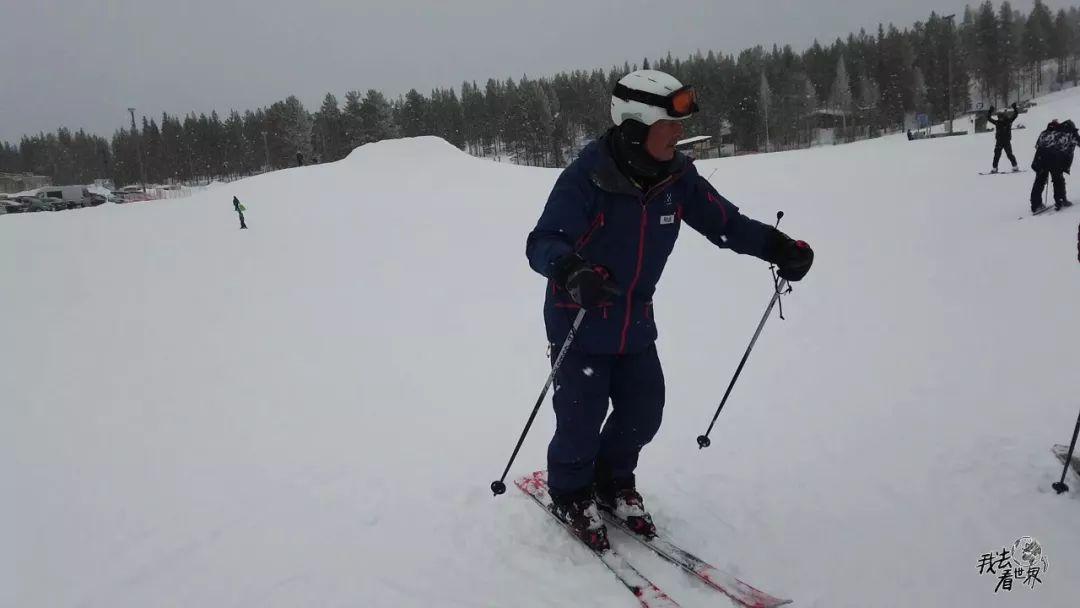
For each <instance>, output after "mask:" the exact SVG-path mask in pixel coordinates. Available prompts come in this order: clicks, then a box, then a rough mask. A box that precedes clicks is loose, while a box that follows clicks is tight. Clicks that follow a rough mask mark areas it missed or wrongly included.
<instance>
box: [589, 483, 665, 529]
mask: <svg viewBox="0 0 1080 608" xmlns="http://www.w3.org/2000/svg"><path fill="white" fill-rule="evenodd" d="M596 504H597V505H598V506H599V507H600V508H601V509H603V510H604V511H607V512H608V513H611V515H612V516H614V517H617V518H618V519H621V520H622V521H624V522H626V525H627V526H628V527H629V528H630V530H632V531H633V532H634V533H635V534H639V535H641V536H644V537H645V538H652V537H654V536H656V525H655V524H653V520H652V516H651V515H649V512H648V511H646V510H645V501H644V500H642V498H641V494H638V493H637V490H635V489H634V479H633V477H631V478H630V479H628V480H612V481H611V482H608V483H602V484H597V487H596Z"/></svg>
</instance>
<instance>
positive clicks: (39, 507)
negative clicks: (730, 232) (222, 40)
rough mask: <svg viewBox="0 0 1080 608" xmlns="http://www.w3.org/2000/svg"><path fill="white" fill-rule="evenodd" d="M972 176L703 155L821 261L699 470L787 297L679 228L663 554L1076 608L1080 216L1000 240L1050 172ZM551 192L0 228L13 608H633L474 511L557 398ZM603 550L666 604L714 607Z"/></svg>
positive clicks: (37, 218)
mask: <svg viewBox="0 0 1080 608" xmlns="http://www.w3.org/2000/svg"><path fill="white" fill-rule="evenodd" d="M1039 101H1040V105H1038V106H1036V107H1034V108H1033V109H1032V110H1031V112H1030V113H1028V114H1025V115H1023V116H1022V119H1023V121H1024V122H1025V123H1026V124H1027V125H1028V126H1029V128H1028V129H1025V130H1023V131H1018V132H1016V133H1015V135H1014V149H1015V151H1016V153H1017V156H1018V158H1019V160H1020V162H1021V163H1022V164H1023V165H1027V164H1028V163H1030V161H1031V154H1032V152H1033V144H1034V141H1035V138H1036V137H1037V136H1038V134H1039V132H1040V131H1041V127H1042V125H1044V124H1045V123H1046V122H1048V121H1049V120H1050V119H1051V118H1055V117H1057V118H1064V117H1070V116H1071V117H1075V116H1077V115H1078V114H1080V90H1069V91H1064V92H1061V93H1057V94H1054V95H1051V96H1049V97H1047V98H1044V99H1041V100H1039ZM992 148H993V135H992V134H980V135H974V136H966V137H956V138H946V139H938V140H926V141H917V142H908V141H906V139H905V138H904V137H903V136H894V137H887V138H883V139H879V140H874V141H868V142H861V143H856V144H850V145H844V146H836V147H829V148H821V149H814V150H805V151H796V152H789V153H781V154H769V155H757V156H747V157H739V158H732V159H722V160H709V161H702V162H700V163H699V166H700V169H701V173H702V174H703V175H709V174H711V173H713V170H714V169H715V174H714V175H713V176H712V178H711V181H712V182H713V183H714V184H715V185H716V187H717V188H718V189H719V191H720V192H721V193H723V194H725V195H726V196H728V197H729V198H731V199H732V200H733V201H734V202H735V203H736V204H737V205H739V206H740V207H741V209H742V211H743V212H744V213H746V214H747V215H750V216H751V217H754V218H757V219H760V220H762V221H768V222H771V218H774V217H775V212H776V211H777V210H783V211H785V214H786V215H785V218H784V220H783V222H782V224H781V228H782V229H784V230H786V231H787V232H788V233H790V234H791V235H793V236H795V237H797V238H803V239H806V240H807V241H809V242H810V243H811V245H812V246H813V247H814V249H815V253H816V262H815V267H814V269H813V270H812V271H811V273H810V275H809V276H808V278H807V279H806V280H805V281H803V282H802V283H800V284H797V285H796V286H795V292H794V293H793V294H791V295H790V296H788V297H785V298H784V300H783V302H784V313H785V316H786V317H787V320H786V321H780V320H779V319H778V318H777V317H776V315H775V313H774V316H773V318H772V319H770V321H769V322H768V324H767V325H766V327H765V330H764V332H763V334H762V336H761V338H760V340H759V341H758V343H757V346H756V347H755V350H754V352H753V354H752V355H751V357H750V360H749V362H748V365H747V367H746V369H745V371H744V373H743V374H742V377H741V378H740V380H739V383H738V385H737V386H736V387H735V390H734V392H733V394H732V396H731V398H730V400H729V402H728V404H727V406H726V407H725V410H724V411H723V413H722V414H721V416H720V419H719V420H718V422H717V426H716V428H715V429H714V431H713V433H712V436H711V437H712V440H713V444H712V447H710V448H708V449H706V450H699V449H698V448H697V445H696V443H695V442H694V437H696V436H697V435H698V434H700V433H701V432H702V431H703V430H704V429H705V427H706V426H707V424H708V420H709V418H710V417H711V415H712V413H713V411H714V410H715V408H716V405H717V403H718V400H719V398H720V396H721V395H722V394H723V390H724V388H725V387H726V385H727V382H728V380H729V379H730V374H731V373H732V372H733V371H734V369H735V366H736V365H737V363H738V360H739V358H740V357H741V356H742V353H743V350H744V349H745V347H746V343H747V342H748V341H749V339H750V337H751V335H752V333H753V329H754V323H756V321H757V319H759V318H760V315H761V313H762V311H763V310H764V307H765V305H766V304H767V301H768V298H769V296H770V289H771V283H770V278H769V273H768V272H767V270H766V265H765V264H763V263H761V262H759V261H757V260H754V259H751V258H747V257H742V256H736V255H733V254H731V253H728V252H723V253H717V252H716V250H715V247H713V246H712V245H711V244H709V243H708V242H706V241H705V240H704V239H702V238H700V237H699V236H698V235H697V234H696V233H693V231H692V230H684V231H683V232H684V234H683V236H682V238H681V239H680V242H679V244H678V245H677V246H676V249H675V253H674V254H673V256H672V259H671V261H670V263H669V264H668V266H667V270H666V272H665V276H664V278H663V281H662V282H661V285H660V287H659V290H658V293H657V296H656V298H655V302H656V311H655V313H654V314H655V315H656V316H657V318H658V324H659V328H660V339H659V342H658V348H659V352H660V355H661V359H662V361H663V364H664V369H665V373H666V376H667V387H668V395H667V405H666V410H665V414H664V418H665V420H664V426H663V427H662V428H661V431H660V433H659V435H658V436H657V438H656V440H655V441H654V442H653V443H652V444H651V445H650V446H648V447H647V448H646V449H645V452H644V453H643V455H642V459H641V466H640V469H639V471H638V473H639V483H640V489H641V491H642V493H643V494H644V496H645V499H646V501H647V503H648V505H649V506H650V508H651V510H652V511H653V513H654V516H655V519H656V522H657V524H658V525H659V526H660V528H661V529H663V530H664V531H666V532H667V533H668V534H669V535H670V536H671V538H672V540H673V541H674V542H677V543H679V544H681V545H683V546H685V547H686V548H687V549H689V550H691V551H693V552H694V553H696V554H698V555H700V556H701V557H703V558H705V559H707V560H709V561H710V562H712V563H714V564H715V565H717V566H719V567H722V568H724V569H727V570H730V571H731V572H733V573H735V574H737V575H738V576H740V577H742V578H744V579H745V580H746V581H747V582H749V583H751V584H753V585H755V586H759V587H760V588H761V589H763V590H765V591H768V592H769V593H772V594H775V595H779V596H783V597H790V598H793V599H794V600H795V604H794V606H800V607H804V606H805V607H814V608H817V607H821V608H825V607H828V608H844V607H851V608H856V607H858V608H863V607H873V608H890V607H898V608H899V607H904V608H907V607H911V606H950V607H957V606H964V607H966V606H971V607H976V606H986V605H991V604H994V605H1002V606H1039V607H1044V606H1050V607H1057V606H1061V607H1064V606H1072V605H1075V602H1076V598H1077V597H1080V577H1076V576H1074V573H1075V570H1076V567H1077V564H1080V479H1076V478H1075V477H1072V478H1071V480H1072V481H1071V485H1072V486H1073V488H1074V490H1075V492H1074V493H1072V494H1070V495H1067V496H1057V495H1055V494H1054V493H1053V492H1052V491H1051V490H1050V484H1051V483H1052V482H1053V481H1056V480H1057V477H1058V475H1059V474H1060V471H1061V467H1060V465H1059V463H1058V461H1057V460H1056V459H1055V458H1054V457H1053V455H1052V454H1051V451H1050V449H1051V446H1052V445H1053V444H1055V443H1065V442H1067V441H1068V437H1069V433H1070V432H1071V430H1072V425H1073V423H1074V421H1075V419H1076V410H1077V408H1078V407H1080V402H1078V401H1077V398H1076V386H1075V384H1076V380H1075V378H1076V376H1075V373H1074V371H1073V369H1072V368H1073V366H1074V358H1075V345H1076V336H1075V330H1076V328H1077V323H1076V310H1077V305H1076V303H1077V302H1078V301H1080V274H1078V268H1077V263H1076V230H1077V226H1076V223H1077V221H1080V212H1078V210H1077V209H1068V210H1065V211H1063V212H1060V213H1055V214H1050V215H1047V216H1044V217H1038V218H1030V219H1028V218H1026V219H1025V220H1024V221H1022V222H1017V221H1016V218H1017V217H1018V216H1019V215H1022V214H1024V213H1026V212H1027V194H1028V192H1029V190H1030V186H1031V178H1032V177H1033V174H1029V175H1028V176H1027V177H1024V176H1015V177H1014V178H1012V179H988V178H985V177H981V176H978V175H977V172H978V171H985V170H986V169H987V168H988V165H989V160H990V156H991V152H992ZM557 176H558V171H555V170H545V169H534V168H526V167H517V166H511V165H506V164H501V163H492V162H488V161H484V160H480V159H474V158H470V157H468V156H466V155H464V154H463V153H461V152H460V151H457V150H455V149H453V148H452V147H451V146H449V145H448V144H446V143H445V142H442V141H441V140H437V139H433V138H419V139H415V140H398V141H388V142H381V143H378V144H372V145H368V146H364V147H362V148H359V149H357V150H356V151H354V152H353V153H352V155H351V156H350V157H348V158H347V159H345V160H342V161H340V162H337V163H332V164H326V165H319V166H314V167H304V168H298V169H288V170H284V171H278V172H275V173H271V174H267V175H263V176H258V177H254V178H250V179H247V180H243V181H241V182H237V183H234V184H224V185H219V186H217V187H216V188H214V189H212V190H208V191H205V192H202V193H199V194H197V195H195V196H193V197H191V198H189V199H180V200H168V201H161V202H155V203H147V204H139V205H125V206H102V207H98V208H93V209H85V210H78V211H69V212H64V213H54V214H32V215H29V214H28V215H17V216H6V217H3V218H0V282H2V284H3V285H4V286H5V295H4V312H5V314H4V316H3V319H2V320H0V344H3V345H4V348H3V349H0V386H3V387H4V407H3V408H0V479H4V480H6V483H5V486H4V488H5V494H4V500H2V501H0V505H2V506H0V526H2V528H0V538H3V539H5V541H4V545H5V547H6V551H5V553H4V560H3V561H4V562H5V564H10V567H0V606H3V607H8V606H10V607H12V608H14V607H20V608H21V607H25V606H34V607H37V606H50V607H51V606H80V607H86V608H96V607H110V608H113V607H125V606H131V607H140V608H141V607H154V606H237V607H247V606H251V607H254V606H260V607H262V606H313V605H318V606H393V607H407V606H417V607H420V606H452V607H458V606H460V607H466V606H470V607H471V606H483V607H491V606H499V607H501V606H514V607H522V608H540V607H552V606H581V607H601V606H603V607H611V606H614V607H618V606H626V607H629V606H633V605H634V600H633V598H632V597H629V596H628V594H627V593H626V590H625V589H623V588H621V587H620V586H619V585H618V584H617V583H616V582H614V581H613V580H611V576H610V574H609V573H608V572H607V571H606V569H605V568H604V566H603V565H601V564H600V563H599V562H598V561H597V560H596V558H595V557H594V556H592V555H591V554H589V553H588V552H587V551H586V550H584V549H583V548H582V547H581V546H580V545H579V544H578V543H577V542H576V541H575V540H573V539H571V538H569V537H567V536H566V535H565V533H564V532H563V531H562V530H561V529H559V527H558V526H556V525H555V524H554V523H553V522H551V521H548V520H549V519H550V518H545V517H543V516H542V514H541V513H538V512H537V510H536V508H535V506H533V505H530V504H528V502H527V501H528V499H527V498H525V497H523V496H521V495H519V494H517V493H515V492H513V491H511V492H509V493H508V494H507V495H506V496H504V497H501V498H498V499H492V497H491V495H490V492H489V490H488V484H489V483H490V481H491V479H493V478H494V477H495V476H496V475H497V474H498V473H499V472H500V471H501V469H502V466H503V464H504V463H505V458H506V457H508V456H509V453H510V450H511V448H512V447H513V442H514V440H515V439H516V437H517V435H518V433H519V432H520V429H521V425H522V424H523V423H524V422H525V419H526V417H527V415H528V409H529V408H530V407H531V406H532V403H533V401H534V400H535V399H536V395H537V393H538V391H539V389H540V387H541V385H542V383H543V380H544V377H545V376H546V375H547V373H548V371H549V368H548V365H549V364H548V361H547V359H546V357H545V349H546V344H545V337H544V331H543V326H542V317H541V304H542V297H543V290H544V281H543V280H542V279H541V278H540V277H538V276H536V275H535V274H534V273H532V271H531V270H530V269H529V268H528V265H527V263H526V260H525V257H524V254H523V250H524V243H525V236H526V234H527V233H528V231H529V230H530V229H531V228H532V226H533V224H534V223H535V221H536V218H537V217H538V215H539V213H540V210H541V207H542V205H543V202H544V200H546V197H547V194H548V191H549V190H550V188H551V185H552V184H553V182H554V180H555V178H556V177H557ZM1069 179H1070V180H1071V179H1073V178H1069ZM234 194H235V195H237V196H239V198H240V200H241V201H242V202H243V203H244V205H245V206H246V207H247V208H248V212H247V216H248V220H249V225H250V226H251V229H250V230H247V231H243V232H240V231H239V230H237V226H236V218H235V213H234V212H233V209H232V204H231V198H232V196H233V195H234ZM478 264H479V265H478ZM479 268H483V270H482V272H484V273H485V275H486V276H491V277H499V280H498V281H476V280H473V278H472V276H471V275H472V273H475V272H477V271H478V269H479ZM493 370H495V373H492V371H493ZM553 425H554V420H553V416H552V413H551V411H550V406H549V405H545V406H544V408H543V409H542V412H541V415H540V416H539V417H538V419H537V421H536V424H535V426H534V428H533V431H532V433H531V435H530V436H529V437H528V439H527V441H526V442H525V445H524V446H523V449H522V452H521V454H520V455H519V457H518V461H517V464H516V465H515V467H514V468H513V469H512V470H511V472H510V477H511V478H512V477H513V476H514V475H520V474H522V473H526V472H529V471H532V470H536V469H541V468H544V454H545V451H546V446H547V441H548V439H549V438H550V433H551V431H552V429H553ZM508 481H509V479H508ZM1023 535H1030V536H1033V537H1035V538H1037V539H1039V540H1040V541H1041V542H1042V543H1043V548H1044V551H1045V554H1046V556H1047V557H1048V558H1049V561H1050V569H1049V571H1048V572H1047V573H1045V576H1044V583H1043V584H1042V585H1041V586H1040V587H1038V588H1037V589H1035V590H1029V589H1027V588H1023V587H1019V586H1018V587H1017V588H1015V589H1014V590H1013V591H1012V592H1010V593H1006V594H1002V593H999V594H997V595H995V594H994V592H993V589H994V586H995V581H994V580H993V579H992V577H989V576H980V575H978V571H977V563H978V559H979V557H980V556H981V555H982V554H983V553H986V552H991V551H1000V549H1001V548H1002V547H1004V546H1008V545H1011V544H1012V542H1013V541H1014V540H1016V539H1017V538H1018V537H1020V536H1023ZM612 536H613V541H614V542H616V543H617V546H618V548H619V549H620V550H621V551H622V552H624V553H625V554H626V555H627V556H628V557H629V558H630V559H631V560H633V561H634V563H635V565H637V566H639V567H640V568H641V569H642V571H643V572H644V573H645V574H646V575H647V576H648V577H649V578H650V579H652V580H653V581H655V582H656V583H657V584H658V585H659V586H660V587H661V588H662V589H663V590H664V591H665V592H667V593H668V594H669V595H670V596H671V597H672V598H673V599H674V600H676V601H677V602H679V603H680V605H682V606H686V607H689V608H693V607H695V606H717V605H724V600H723V598H722V597H720V596H718V594H716V592H714V591H712V590H709V589H707V588H705V587H704V586H703V585H701V584H700V583H697V582H696V581H693V580H690V578H689V577H687V576H685V575H684V574H682V573H681V572H679V571H678V570H676V569H675V568H673V567H672V566H670V565H669V564H667V563H665V562H663V561H662V560H660V559H659V558H656V556H654V555H652V554H651V552H649V551H648V550H647V549H645V548H643V547H638V546H636V543H633V542H632V541H631V540H630V539H625V538H620V536H619V534H617V533H616V534H613V535H612Z"/></svg>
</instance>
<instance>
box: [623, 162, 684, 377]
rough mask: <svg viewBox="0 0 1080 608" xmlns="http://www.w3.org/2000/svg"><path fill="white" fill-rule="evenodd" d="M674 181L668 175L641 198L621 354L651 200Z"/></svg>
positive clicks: (624, 342) (639, 273)
mask: <svg viewBox="0 0 1080 608" xmlns="http://www.w3.org/2000/svg"><path fill="white" fill-rule="evenodd" d="M674 181H675V180H674V179H672V177H668V178H667V179H665V180H664V181H662V182H660V183H659V184H657V185H656V186H653V188H652V190H650V191H649V192H646V193H645V195H644V196H643V197H642V198H641V231H640V233H639V235H638V252H637V268H635V269H634V278H633V279H632V280H631V281H630V288H629V289H627V290H626V319H625V320H624V321H623V328H622V336H621V337H620V339H619V354H620V355H621V354H623V353H624V352H625V351H626V334H627V332H628V331H629V330H630V318H631V317H632V316H633V311H634V309H633V298H634V289H636V288H637V284H638V280H639V279H640V278H641V266H642V263H643V262H644V261H645V227H646V226H647V225H648V223H649V201H651V200H652V199H653V198H655V196H656V195H657V194H659V193H660V192H662V191H663V189H664V188H665V187H666V186H667V185H668V184H670V183H672V182H674Z"/></svg>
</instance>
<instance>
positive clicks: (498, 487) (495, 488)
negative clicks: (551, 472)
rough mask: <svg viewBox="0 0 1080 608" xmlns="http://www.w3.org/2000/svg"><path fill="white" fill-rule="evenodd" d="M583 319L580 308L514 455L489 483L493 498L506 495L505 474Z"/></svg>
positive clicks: (582, 312)
mask: <svg viewBox="0 0 1080 608" xmlns="http://www.w3.org/2000/svg"><path fill="white" fill-rule="evenodd" d="M584 318H585V309H584V308H582V309H581V310H579V311H578V313H577V317H576V318H574V325H573V326H572V327H571V328H570V333H568V334H567V335H566V341H565V342H563V346H562V350H560V351H559V356H558V357H556V358H555V363H554V364H552V366H551V373H550V374H548V377H547V382H545V383H544V390H542V391H540V398H539V399H537V400H536V405H535V406H534V407H533V411H532V414H530V415H529V421H528V422H526V423H525V429H524V430H522V431H521V437H519V438H518V441H517V445H516V446H514V453H513V454H511V455H510V462H507V463H506V468H505V469H503V473H502V477H500V478H499V479H498V481H493V482H491V491H492V492H494V493H495V496H498V495H500V494H505V493H506V484H505V483H503V482H504V481H505V480H506V474H507V473H509V472H510V466H511V465H513V464H514V459H515V458H517V455H518V450H520V449H521V444H522V443H524V442H525V435H528V434H529V428H530V427H532V423H533V420H535V419H536V413H537V412H538V411H540V405H541V404H542V403H543V402H544V397H546V396H547V392H548V389H549V388H551V383H552V381H554V380H555V374H556V373H557V372H558V371H559V367H560V366H561V365H562V362H563V357H565V356H566V353H567V352H568V351H569V350H570V344H571V343H572V342H573V341H574V336H575V335H577V330H578V327H579V326H580V325H581V321H582V319H584Z"/></svg>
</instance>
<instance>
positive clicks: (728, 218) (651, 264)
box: [525, 136, 774, 354]
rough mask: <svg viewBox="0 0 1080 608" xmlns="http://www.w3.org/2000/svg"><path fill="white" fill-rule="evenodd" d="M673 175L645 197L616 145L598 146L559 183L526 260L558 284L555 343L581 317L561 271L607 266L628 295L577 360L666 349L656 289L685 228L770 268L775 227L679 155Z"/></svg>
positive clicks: (552, 293) (550, 325)
mask: <svg viewBox="0 0 1080 608" xmlns="http://www.w3.org/2000/svg"><path fill="white" fill-rule="evenodd" d="M673 167H674V169H673V171H672V173H671V175H669V176H668V177H667V178H666V179H664V180H663V181H661V182H660V183H658V184H656V185H655V186H653V187H652V188H651V189H649V190H648V191H647V192H642V191H641V190H640V189H639V188H638V187H636V186H635V185H634V184H633V183H632V182H631V181H630V180H629V179H628V178H627V177H626V176H625V175H623V173H622V172H621V171H620V170H619V169H618V166H617V165H616V163H615V159H614V158H613V157H612V154H611V151H610V147H609V145H608V141H607V136H604V137H602V138H600V139H599V140H597V141H595V142H592V143H590V144H589V145H588V146H586V147H585V149H584V150H582V152H581V154H580V156H579V157H578V158H577V159H576V160H575V161H574V162H573V163H572V164H571V165H570V166H569V167H567V168H566V169H565V170H564V171H563V173H562V175H560V176H559V179H558V181H556V183H555V187H554V188H553V189H552V191H551V194H550V196H549V197H548V201H547V204H546V205H545V207H544V211H543V214H542V215H541V216H540V220H539V221H538V222H537V224H536V228H535V229H534V230H533V231H532V232H531V233H530V234H529V237H528V240H527V242H526V245H525V254H526V255H527V256H528V258H529V265H530V266H531V267H532V268H533V270H535V271H536V272H538V273H540V274H542V275H544V276H545V277H547V278H548V279H549V282H548V289H547V297H546V299H545V302H544V322H545V325H546V326H547V335H548V340H549V341H550V342H551V343H552V344H555V345H561V344H562V343H563V341H564V340H565V339H566V336H567V334H568V333H569V331H570V326H571V324H572V323H573V318H574V316H576V314H577V312H578V309H579V308H580V307H579V306H578V305H577V304H575V303H574V301H573V300H572V299H571V298H570V296H569V294H567V293H566V292H565V290H563V289H560V288H559V287H558V286H557V285H556V284H555V281H554V280H550V279H552V278H553V276H554V272H555V267H554V265H555V262H556V260H558V259H559V258H561V257H563V256H565V255H567V254H570V253H575V252H576V253H578V254H580V255H581V256H582V257H583V258H584V259H585V260H587V261H588V262H589V263H591V264H600V265H603V266H605V267H606V268H607V269H608V270H609V271H610V272H611V275H612V279H613V280H614V281H615V283H617V284H618V286H619V288H620V289H621V291H622V293H621V294H620V295H617V296H613V297H612V298H611V300H610V301H609V302H607V303H605V304H604V305H602V306H600V307H598V308H597V309H595V310H590V311H589V312H588V314H586V315H585V320H584V322H583V323H582V326H581V329H580V330H579V332H578V335H577V337H576V338H575V339H574V345H573V348H574V350H577V351H581V352H585V353H590V354H624V353H639V352H642V351H644V350H646V349H647V348H649V346H651V345H652V344H653V342H655V341H656V336H657V331H656V323H655V321H654V312H653V306H652V298H653V292H654V291H655V290H656V283H657V281H659V280H660V275H661V273H663V271H664V266H665V265H666V264H667V259H668V256H669V255H671V251H672V249H673V248H674V246H675V239H676V238H677V237H678V236H679V229H680V228H681V227H682V224H683V222H686V223H687V224H688V225H689V226H690V227H691V228H693V229H694V230H697V231H698V232H700V233H701V234H703V235H704V236H705V237H706V238H708V239H709V240H710V241H712V242H713V243H714V244H715V245H717V246H718V247H720V248H725V249H731V250H733V251H735V252H737V253H743V254H749V255H753V256H756V257H759V258H763V256H764V251H765V248H766V246H767V243H768V242H769V240H770V238H771V235H772V233H773V231H774V229H773V227H772V226H769V225H767V224H763V223H761V222H758V221H755V220H752V219H750V218H747V217H746V216H744V215H742V214H741V213H739V209H738V207H736V206H735V205H734V204H732V203H731V202H730V201H728V200H727V199H726V198H724V197H723V196H721V195H720V194H718V193H717V192H716V190H715V189H713V187H712V186H711V185H709V182H707V181H706V180H705V178H703V177H701V176H700V175H699V174H698V172H697V169H696V168H695V167H694V164H693V163H692V162H691V161H690V160H689V159H687V158H686V157H685V156H683V155H682V154H678V153H676V157H675V160H674V161H673Z"/></svg>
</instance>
